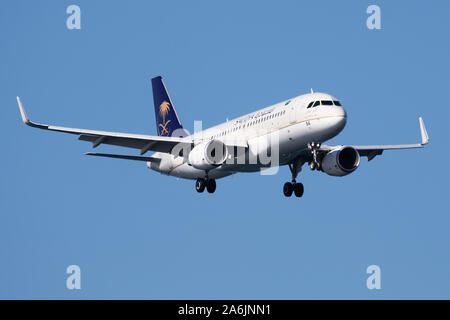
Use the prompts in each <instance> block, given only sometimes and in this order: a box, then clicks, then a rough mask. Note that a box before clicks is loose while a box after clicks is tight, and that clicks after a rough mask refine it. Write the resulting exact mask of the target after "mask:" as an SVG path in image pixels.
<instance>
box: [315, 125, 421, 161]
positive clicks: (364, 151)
mask: <svg viewBox="0 0 450 320" xmlns="http://www.w3.org/2000/svg"><path fill="white" fill-rule="evenodd" d="M419 126H420V136H421V138H422V142H421V143H415V144H394V145H372V146H352V145H350V147H353V148H355V149H356V150H358V153H359V155H360V156H366V157H367V159H368V160H369V161H370V160H372V159H373V158H375V157H376V156H378V155H381V154H382V153H383V151H384V150H397V149H415V148H423V147H424V146H425V145H426V144H428V142H429V137H428V133H427V130H426V128H425V124H424V123H423V119H422V117H419ZM340 147H342V146H327V145H323V146H321V147H320V149H319V151H326V152H329V151H331V150H334V149H336V148H340Z"/></svg>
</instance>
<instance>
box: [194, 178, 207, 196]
mask: <svg viewBox="0 0 450 320" xmlns="http://www.w3.org/2000/svg"><path fill="white" fill-rule="evenodd" d="M205 184H206V183H205V180H204V179H200V178H199V179H197V181H196V182H195V190H197V192H199V193H202V192H203V191H204V190H205Z"/></svg>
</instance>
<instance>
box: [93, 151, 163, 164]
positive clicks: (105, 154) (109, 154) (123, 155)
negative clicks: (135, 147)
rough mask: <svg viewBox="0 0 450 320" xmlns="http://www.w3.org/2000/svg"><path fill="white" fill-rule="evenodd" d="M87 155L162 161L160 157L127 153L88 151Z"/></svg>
mask: <svg viewBox="0 0 450 320" xmlns="http://www.w3.org/2000/svg"><path fill="white" fill-rule="evenodd" d="M85 155H87V156H97V157H106V158H116V159H125V160H137V161H146V162H160V161H161V159H160V158H155V157H145V156H132V155H127V154H113V153H95V152H87V153H85Z"/></svg>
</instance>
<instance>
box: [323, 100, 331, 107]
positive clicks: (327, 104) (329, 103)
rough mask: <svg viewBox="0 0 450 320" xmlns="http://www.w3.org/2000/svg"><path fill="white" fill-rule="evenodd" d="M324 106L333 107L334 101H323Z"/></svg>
mask: <svg viewBox="0 0 450 320" xmlns="http://www.w3.org/2000/svg"><path fill="white" fill-rule="evenodd" d="M322 105H323V106H332V105H333V101H331V100H322Z"/></svg>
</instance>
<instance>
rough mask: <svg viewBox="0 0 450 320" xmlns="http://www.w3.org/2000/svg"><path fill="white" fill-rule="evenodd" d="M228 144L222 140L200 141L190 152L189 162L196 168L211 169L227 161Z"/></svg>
mask: <svg viewBox="0 0 450 320" xmlns="http://www.w3.org/2000/svg"><path fill="white" fill-rule="evenodd" d="M227 157H228V149H227V146H226V145H225V144H224V143H223V142H222V141H220V140H211V141H208V142H204V143H200V144H198V145H196V146H195V147H194V149H192V151H191V152H190V153H189V164H190V165H192V166H193V167H194V168H196V169H200V170H211V169H214V168H216V167H218V166H220V165H221V164H223V163H224V162H225V160H226V159H227Z"/></svg>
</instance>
